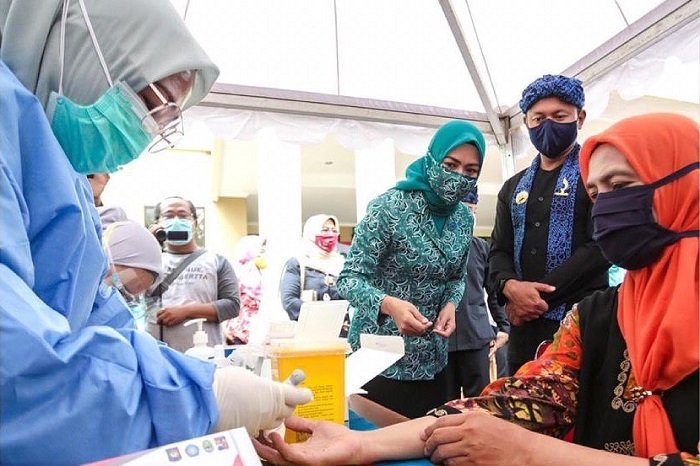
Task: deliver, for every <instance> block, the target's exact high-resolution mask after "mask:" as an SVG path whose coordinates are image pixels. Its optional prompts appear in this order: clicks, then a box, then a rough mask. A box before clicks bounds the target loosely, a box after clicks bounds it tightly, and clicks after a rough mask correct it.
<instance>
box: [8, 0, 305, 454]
mask: <svg viewBox="0 0 700 466" xmlns="http://www.w3.org/2000/svg"><path fill="white" fill-rule="evenodd" d="M61 37H64V38H65V40H64V41H63V46H61V42H62V41H61ZM0 41H1V42H0V58H1V61H0V388H1V391H0V464H31V465H39V464H52V465H55V464H76V463H83V462H87V461H94V460H98V459H101V458H106V457H111V456H115V455H121V454H125V453H129V452H133V451H137V450H141V449H145V448H149V447H154V446H157V445H161V444H165V443H170V442H174V441H179V440H183V439H187V438H191V437H194V436H200V435H204V434H207V433H210V432H213V431H216V430H222V429H228V428H233V427H237V426H243V427H246V428H247V429H248V431H249V432H250V433H251V434H253V433H257V432H258V431H259V430H260V429H266V428H269V427H271V426H274V425H276V424H277V423H279V421H280V420H281V419H282V418H284V417H285V416H288V415H290V414H291V412H292V410H293V409H294V407H295V405H296V404H298V403H302V402H306V401H308V400H309V399H310V392H309V391H308V390H306V389H303V390H302V389H298V388H296V387H292V386H291V385H283V384H279V383H275V382H271V381H268V380H264V379H261V378H258V377H256V376H254V375H252V374H250V373H248V372H246V371H244V370H243V369H239V368H233V367H229V368H226V369H217V370H216V371H215V367H214V365H213V364H210V363H208V362H204V361H199V360H196V359H194V358H190V357H188V356H184V355H182V354H179V353H178V352H176V351H174V350H171V349H169V348H167V347H165V346H163V345H160V344H158V342H157V341H156V340H154V339H153V338H152V337H151V336H150V335H148V334H147V333H144V332H138V331H136V330H135V329H134V322H133V320H132V318H131V315H130V313H129V311H128V310H127V307H126V305H125V303H124V301H123V299H122V298H121V297H120V296H119V293H117V292H115V290H114V289H113V288H108V287H105V286H104V285H101V282H102V277H103V276H104V275H105V272H106V267H107V263H106V260H105V257H104V254H103V251H102V248H101V245H100V235H101V227H100V222H99V218H98V216H97V212H96V211H95V208H94V207H93V204H92V194H91V192H90V187H89V185H88V184H87V181H86V178H85V174H86V173H95V172H110V171H113V170H114V169H115V168H117V166H119V165H122V164H124V163H127V162H129V161H130V160H131V159H133V158H135V157H137V156H138V155H139V154H140V153H141V152H142V151H143V150H144V149H146V147H147V146H148V145H149V144H150V143H152V142H154V141H155V142H161V143H164V144H166V145H167V143H168V141H167V139H168V138H169V137H171V133H172V128H174V126H175V124H176V123H177V120H178V118H179V117H180V109H181V108H183V107H187V106H190V105H193V104H195V103H197V102H199V101H200V100H201V99H202V98H203V97H204V96H205V95H206V93H207V92H208V90H209V89H210V87H211V86H212V84H213V82H214V80H215V78H216V76H217V74H218V70H217V69H216V67H215V66H214V65H213V64H212V63H211V62H210V60H209V59H208V57H207V56H206V55H205V53H204V52H203V51H202V49H201V48H200V47H199V46H198V45H197V44H196V42H195V41H194V39H193V38H192V37H191V35H190V34H189V32H188V31H187V29H186V27H185V25H184V23H183V22H182V21H181V20H180V18H179V17H178V15H177V13H176V12H175V10H174V8H173V7H172V6H171V5H170V2H169V1H167V0H157V1H155V0H148V1H147V0H120V1H119V2H105V1H97V0H71V1H61V0H15V1H13V0H0ZM47 117H48V118H47Z"/></svg>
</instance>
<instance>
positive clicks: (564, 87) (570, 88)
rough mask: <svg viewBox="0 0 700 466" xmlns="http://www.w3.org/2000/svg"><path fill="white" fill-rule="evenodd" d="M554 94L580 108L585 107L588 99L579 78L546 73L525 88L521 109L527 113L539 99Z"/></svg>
mask: <svg viewBox="0 0 700 466" xmlns="http://www.w3.org/2000/svg"><path fill="white" fill-rule="evenodd" d="M552 96H553V97H558V98H560V99H561V100H563V101H564V102H567V103H570V104H571V105H575V106H576V107H577V108H578V109H579V110H580V109H582V108H583V104H584V103H585V101H586V98H585V96H584V95H583V87H582V86H581V81H580V80H579V79H576V78H569V77H567V76H561V75H552V74H545V75H544V76H542V77H541V78H538V79H536V80H535V81H533V82H532V83H530V85H529V86H527V87H526V88H525V90H524V91H523V97H522V99H520V110H522V112H523V113H526V112H527V111H528V110H530V107H532V106H533V105H534V103H535V102H537V101H538V100H540V99H543V98H545V97H552Z"/></svg>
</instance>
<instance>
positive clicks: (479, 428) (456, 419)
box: [421, 411, 537, 466]
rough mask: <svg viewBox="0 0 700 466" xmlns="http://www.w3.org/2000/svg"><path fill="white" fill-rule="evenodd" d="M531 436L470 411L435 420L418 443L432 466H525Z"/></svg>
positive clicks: (504, 423)
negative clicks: (423, 441) (421, 442)
mask: <svg viewBox="0 0 700 466" xmlns="http://www.w3.org/2000/svg"><path fill="white" fill-rule="evenodd" d="M535 435H537V434H533V433H532V432H530V431H528V430H525V429H523V428H522V427H519V426H517V425H515V424H512V423H510V422H508V421H504V420H502V419H498V418H496V417H494V416H492V415H490V414H486V413H483V412H479V411H472V412H467V413H464V414H454V415H450V416H444V417H441V418H439V419H438V420H437V421H435V423H433V424H432V425H430V426H429V427H428V428H426V429H425V431H424V432H423V433H422V434H421V439H422V440H425V451H424V453H425V455H426V456H428V457H430V461H431V462H433V463H435V464H446V465H450V466H452V465H460V464H470V465H471V464H478V465H482V466H491V465H493V466H506V465H521V464H528V463H527V462H526V461H523V460H524V459H525V458H527V457H528V456H527V455H528V453H529V447H530V444H531V441H530V440H531V437H532V436H535ZM498 439H501V440H502V439H507V441H499V440H498Z"/></svg>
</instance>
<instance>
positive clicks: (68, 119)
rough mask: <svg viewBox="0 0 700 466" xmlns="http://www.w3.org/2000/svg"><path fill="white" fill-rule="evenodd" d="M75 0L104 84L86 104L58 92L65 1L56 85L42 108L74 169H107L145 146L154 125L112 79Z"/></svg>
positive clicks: (136, 101)
mask: <svg viewBox="0 0 700 466" xmlns="http://www.w3.org/2000/svg"><path fill="white" fill-rule="evenodd" d="M78 1H79V3H80V7H81V9H82V13H83V19H84V20H85V24H86V25H87V26H88V31H89V32H90V37H91V38H92V43H93V46H94V48H95V51H96V52H97V56H98V57H99V59H100V64H101V65H102V70H103V72H104V74H105V77H106V78H107V82H108V83H109V89H107V91H106V92H105V93H104V94H103V95H102V96H101V97H100V98H99V99H98V100H97V102H95V103H94V104H91V105H79V104H76V103H75V102H73V101H71V100H70V99H69V98H67V97H66V96H64V95H63V68H64V57H65V47H64V45H65V28H66V15H67V11H68V2H67V1H66V2H64V8H63V15H62V17H61V42H60V47H59V49H60V55H61V57H60V59H61V74H60V80H59V87H58V92H51V94H50V95H49V102H48V106H47V108H46V113H47V116H48V118H49V121H50V122H51V129H52V130H53V132H54V134H55V135H56V139H58V142H59V143H60V144H61V147H62V148H63V151H64V152H65V153H66V155H67V156H68V160H69V161H70V163H71V164H72V165H73V168H74V169H75V170H76V171H77V172H79V173H83V174H89V173H111V172H114V171H116V170H117V169H118V168H119V167H120V166H122V165H125V164H127V163H129V162H131V161H132V160H134V159H136V158H137V157H138V156H139V155H140V154H141V152H143V151H144V149H146V147H147V146H148V144H149V143H150V141H151V140H152V139H153V133H154V132H157V130H158V125H157V124H156V122H155V120H153V118H152V117H151V116H150V115H149V113H148V109H147V108H146V105H145V104H144V103H143V101H142V100H141V99H140V98H139V97H138V95H136V93H135V92H134V91H133V90H132V89H131V88H129V86H127V85H126V84H125V83H123V82H117V83H113V82H112V78H111V76H110V74H109V70H108V69H107V64H106V63H105V61H104V57H103V55H102V51H101V50H100V47H99V45H98V43H97V38H96V37H95V35H94V33H93V30H92V25H91V24H90V19H89V17H88V15H87V11H86V10H85V5H84V3H83V0H78Z"/></svg>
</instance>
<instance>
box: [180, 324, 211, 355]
mask: <svg viewBox="0 0 700 466" xmlns="http://www.w3.org/2000/svg"><path fill="white" fill-rule="evenodd" d="M206 320H207V319H204V318H200V319H192V320H188V321H187V322H185V323H184V324H183V325H184V326H185V327H187V326H188V325H192V324H197V331H196V332H194V335H193V336H192V345H193V346H192V348H190V349H188V350H187V351H185V354H186V355H188V356H194V357H195V358H199V359H203V360H205V361H210V362H214V358H215V357H216V349H215V348H213V347H211V346H208V345H207V343H208V342H209V337H208V336H207V332H205V331H204V330H202V323H203V322H206Z"/></svg>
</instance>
